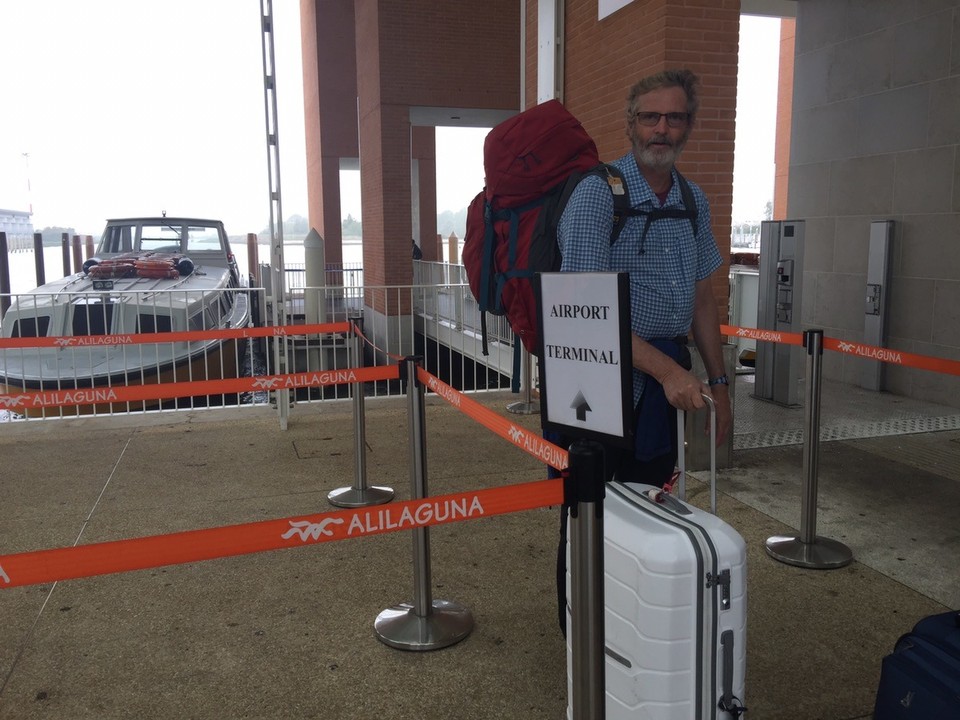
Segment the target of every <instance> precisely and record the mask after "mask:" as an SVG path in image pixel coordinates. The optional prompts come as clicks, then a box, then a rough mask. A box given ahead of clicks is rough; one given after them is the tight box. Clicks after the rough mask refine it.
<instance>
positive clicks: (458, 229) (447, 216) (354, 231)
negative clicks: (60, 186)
mask: <svg viewBox="0 0 960 720" xmlns="http://www.w3.org/2000/svg"><path fill="white" fill-rule="evenodd" d="M340 231H341V232H342V233H343V235H344V236H362V235H363V223H361V222H360V220H358V219H357V218H355V217H353V215H351V214H349V213H347V217H345V218H344V219H343V220H342V221H341V223H340ZM308 232H310V221H309V220H308V219H307V218H305V217H303V216H302V215H291V216H290V217H288V218H287V219H286V220H285V221H284V223H283V234H284V237H287V236H291V237H292V236H296V235H301V236H302V235H306V234H307V233H308ZM437 232H438V233H439V234H440V235H442V236H443V237H445V238H446V237H449V236H450V233H456V234H457V237H458V238H462V237H463V236H464V235H465V234H466V232H467V209H466V208H461V209H460V210H458V211H457V212H453V211H451V210H444V211H443V212H442V213H439V214H438V215H437ZM57 237H58V241H59V236H57ZM260 237H270V228H264V229H263V230H261V231H260Z"/></svg>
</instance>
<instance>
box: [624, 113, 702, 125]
mask: <svg viewBox="0 0 960 720" xmlns="http://www.w3.org/2000/svg"><path fill="white" fill-rule="evenodd" d="M633 117H634V119H635V120H636V121H637V122H638V123H640V124H641V125H644V126H646V127H654V126H655V125H659V124H660V118H666V119H667V127H672V128H679V127H683V126H684V125H686V124H687V122H688V121H689V120H690V113H685V112H669V113H658V112H635V113H634V114H633Z"/></svg>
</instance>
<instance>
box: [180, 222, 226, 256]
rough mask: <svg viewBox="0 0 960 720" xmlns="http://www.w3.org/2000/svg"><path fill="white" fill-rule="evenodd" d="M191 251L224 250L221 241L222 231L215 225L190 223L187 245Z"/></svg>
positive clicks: (187, 248) (188, 250)
mask: <svg viewBox="0 0 960 720" xmlns="http://www.w3.org/2000/svg"><path fill="white" fill-rule="evenodd" d="M186 251H187V253H188V254H190V253H198V252H223V246H222V244H221V242H220V231H219V230H218V229H217V228H215V227H210V226H204V225H190V226H188V227H187V247H186Z"/></svg>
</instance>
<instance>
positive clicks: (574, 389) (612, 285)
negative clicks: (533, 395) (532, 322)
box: [540, 272, 633, 439]
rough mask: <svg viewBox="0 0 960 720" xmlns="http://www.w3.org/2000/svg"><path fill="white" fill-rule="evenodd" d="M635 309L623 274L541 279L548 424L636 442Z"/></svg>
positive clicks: (543, 382) (546, 275)
mask: <svg viewBox="0 0 960 720" xmlns="http://www.w3.org/2000/svg"><path fill="white" fill-rule="evenodd" d="M629 304H630V298H629V288H628V284H627V276H626V275H625V274H622V273H621V274H617V273H612V272H598V273H542V274H541V275H540V313H541V323H540V332H541V343H542V352H541V354H540V384H541V400H542V404H543V406H544V407H543V408H542V411H543V413H544V418H543V419H544V425H545V426H557V425H559V426H563V428H562V429H561V432H570V431H572V434H578V435H587V436H589V435H593V434H598V435H603V436H609V437H613V438H617V439H623V438H626V437H629V435H630V434H631V432H632V428H631V427H630V419H631V417H632V413H631V412H629V406H630V402H631V401H632V400H633V387H632V377H633V376H632V372H631V359H630V310H629ZM627 398H629V399H627Z"/></svg>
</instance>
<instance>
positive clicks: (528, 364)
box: [507, 339, 540, 415]
mask: <svg viewBox="0 0 960 720" xmlns="http://www.w3.org/2000/svg"><path fill="white" fill-rule="evenodd" d="M517 342H520V341H519V339H518V340H517ZM522 352H523V358H522V360H521V363H520V383H521V385H522V386H523V388H522V390H523V400H519V401H517V402H512V403H510V404H509V405H507V412H512V413H514V414H515V415H535V414H536V413H538V412H540V403H538V402H536V401H535V400H534V399H533V355H531V354H530V353H529V352H527V349H526V348H523V351H522Z"/></svg>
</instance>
